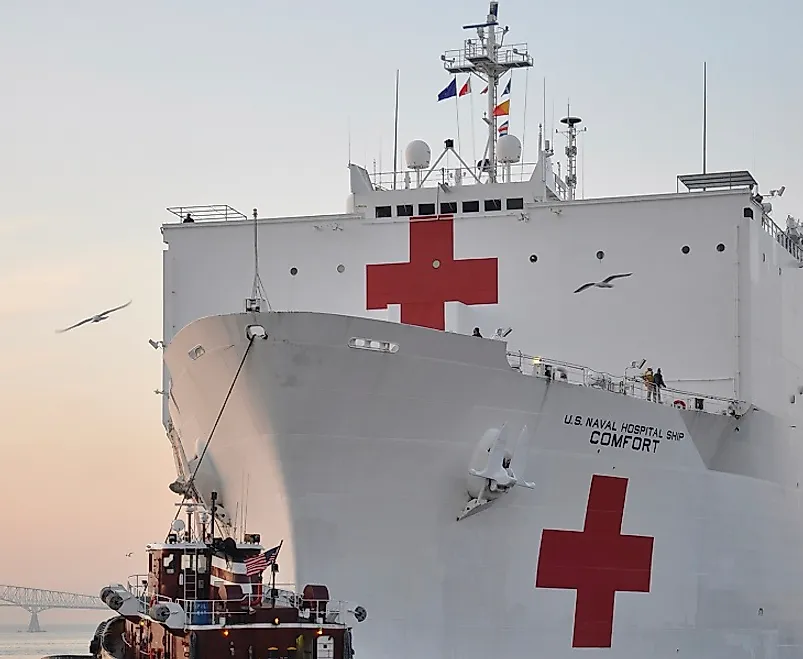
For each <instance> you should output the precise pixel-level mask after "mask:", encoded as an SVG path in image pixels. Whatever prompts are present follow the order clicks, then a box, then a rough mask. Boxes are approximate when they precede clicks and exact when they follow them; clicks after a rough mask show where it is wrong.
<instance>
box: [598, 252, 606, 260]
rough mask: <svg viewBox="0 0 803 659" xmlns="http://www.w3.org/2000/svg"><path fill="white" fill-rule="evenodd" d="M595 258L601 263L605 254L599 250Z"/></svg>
mask: <svg viewBox="0 0 803 659" xmlns="http://www.w3.org/2000/svg"><path fill="white" fill-rule="evenodd" d="M597 258H598V259H599V260H600V261H602V259H604V258H605V252H603V251H602V250H599V251H598V252H597Z"/></svg>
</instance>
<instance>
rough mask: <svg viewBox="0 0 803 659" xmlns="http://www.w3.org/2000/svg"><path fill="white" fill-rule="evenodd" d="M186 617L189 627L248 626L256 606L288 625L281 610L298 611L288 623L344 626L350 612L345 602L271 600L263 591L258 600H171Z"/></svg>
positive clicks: (251, 598)
mask: <svg viewBox="0 0 803 659" xmlns="http://www.w3.org/2000/svg"><path fill="white" fill-rule="evenodd" d="M175 602H176V603H177V604H179V605H180V606H181V608H182V609H183V610H184V613H185V615H186V618H185V620H186V622H185V625H186V626H189V627H224V626H225V627H232V626H236V625H249V624H253V622H254V611H255V609H256V607H260V608H261V609H262V610H268V611H270V610H271V609H275V611H276V618H277V619H279V620H284V621H285V622H291V621H290V620H288V619H287V618H286V616H284V615H282V614H281V611H283V610H285V611H286V610H287V609H296V610H298V618H297V620H292V622H299V623H306V624H313V625H323V624H326V625H345V624H348V623H347V620H346V615H345V614H346V613H347V612H349V611H350V608H349V604H348V603H347V602H341V601H337V600H312V599H310V600H308V599H303V598H301V597H298V600H297V601H294V602H293V601H287V600H283V599H282V598H277V599H276V600H273V599H272V598H271V597H270V589H266V595H263V597H262V598H261V601H255V598H254V596H252V595H244V596H243V597H242V598H240V599H226V600H224V599H214V600H184V599H177V600H175Z"/></svg>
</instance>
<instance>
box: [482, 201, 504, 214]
mask: <svg viewBox="0 0 803 659" xmlns="http://www.w3.org/2000/svg"><path fill="white" fill-rule="evenodd" d="M485 210H486V211H501V210H502V200H501V199H486V200H485Z"/></svg>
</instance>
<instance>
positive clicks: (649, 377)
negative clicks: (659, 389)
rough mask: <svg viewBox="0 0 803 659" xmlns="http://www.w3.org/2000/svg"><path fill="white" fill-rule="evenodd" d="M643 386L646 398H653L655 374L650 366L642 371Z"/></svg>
mask: <svg viewBox="0 0 803 659" xmlns="http://www.w3.org/2000/svg"><path fill="white" fill-rule="evenodd" d="M644 386H645V387H646V389H647V400H653V399H654V397H655V375H654V374H653V372H652V368H648V369H647V370H646V371H645V372H644Z"/></svg>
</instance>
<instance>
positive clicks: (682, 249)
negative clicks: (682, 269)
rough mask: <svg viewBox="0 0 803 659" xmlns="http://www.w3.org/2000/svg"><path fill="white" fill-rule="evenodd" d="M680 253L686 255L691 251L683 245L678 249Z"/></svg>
mask: <svg viewBox="0 0 803 659" xmlns="http://www.w3.org/2000/svg"><path fill="white" fill-rule="evenodd" d="M680 251H681V252H683V253H684V254H688V253H689V252H690V251H691V247H689V246H688V245H683V247H681V248H680Z"/></svg>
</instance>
